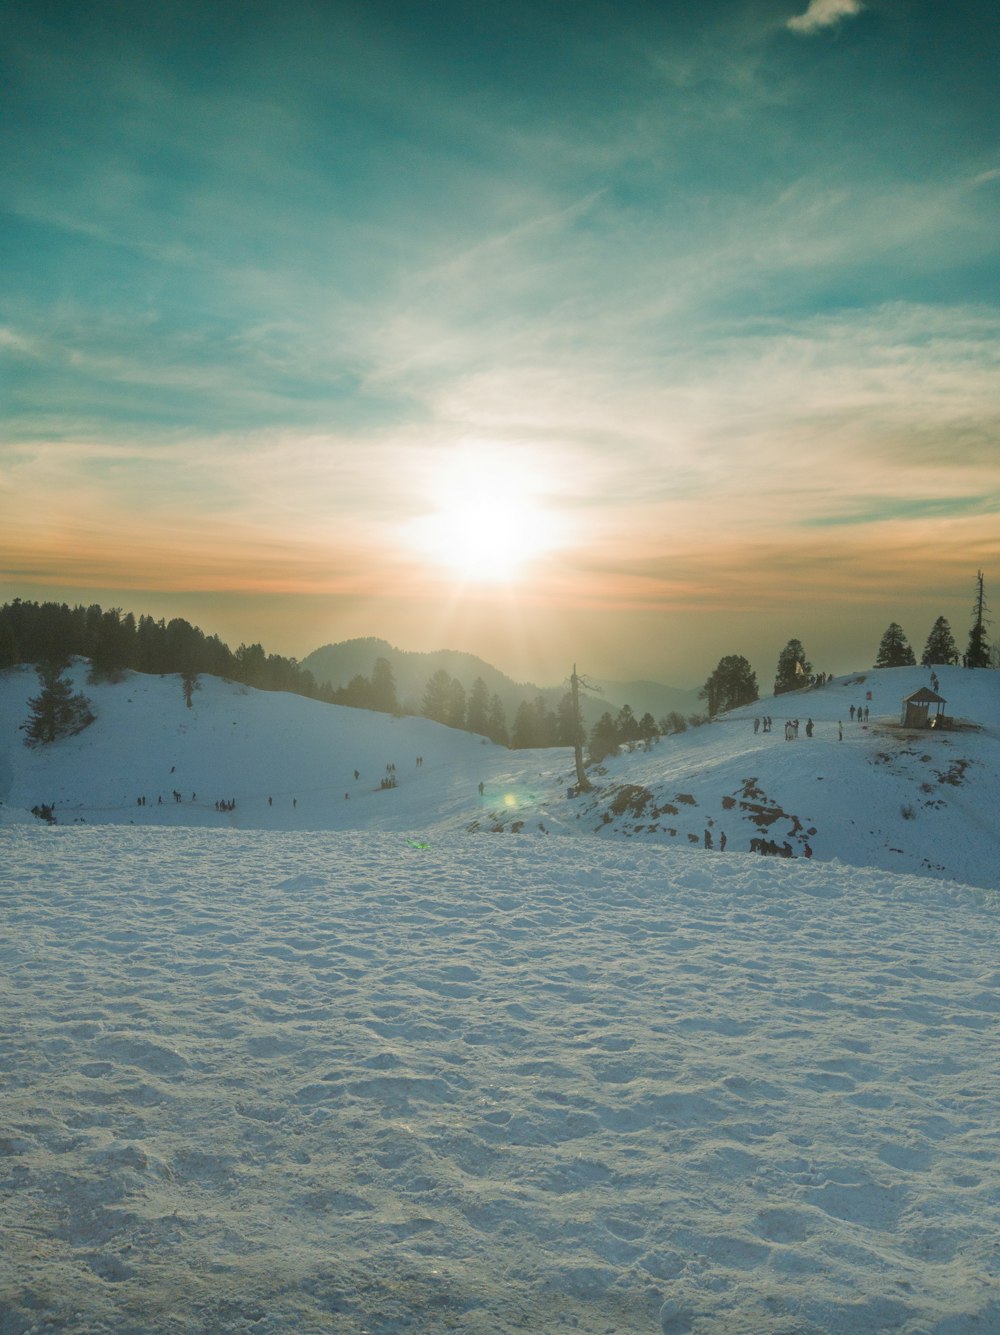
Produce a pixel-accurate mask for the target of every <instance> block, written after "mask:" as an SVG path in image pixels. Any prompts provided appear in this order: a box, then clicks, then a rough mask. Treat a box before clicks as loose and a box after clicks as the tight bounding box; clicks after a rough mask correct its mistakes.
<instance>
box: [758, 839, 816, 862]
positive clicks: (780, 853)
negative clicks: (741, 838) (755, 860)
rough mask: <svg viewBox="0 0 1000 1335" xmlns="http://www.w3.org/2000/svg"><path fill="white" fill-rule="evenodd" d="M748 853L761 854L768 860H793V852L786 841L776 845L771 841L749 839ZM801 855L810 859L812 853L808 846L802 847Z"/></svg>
mask: <svg viewBox="0 0 1000 1335" xmlns="http://www.w3.org/2000/svg"><path fill="white" fill-rule="evenodd" d="M750 852H751V853H761V854H763V855H764V857H769V858H793V857H794V856H795V852H794V850H793V848H792V846H791V844H790V843H789V842H788V840H787V839H786V840H785V842H784V843H783V844H779V843H776V842H775V840H773V839H764V838H758V839H751V840H750ZM802 855H803V857H807V858H811V857H812V855H813V851H812V849H811V848H810V846H809V845H808V844H803V845H802Z"/></svg>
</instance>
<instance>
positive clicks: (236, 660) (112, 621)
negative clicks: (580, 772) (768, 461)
mask: <svg viewBox="0 0 1000 1335" xmlns="http://www.w3.org/2000/svg"><path fill="white" fill-rule="evenodd" d="M76 657H79V658H85V659H88V660H89V662H90V670H89V680H90V681H91V682H92V683H96V682H101V681H110V682H114V681H117V680H120V679H121V677H122V675H123V674H124V673H125V672H126V671H130V670H131V671H135V672H143V673H148V674H151V675H161V676H166V675H174V674H176V675H179V676H180V678H181V684H182V689H183V692H184V699H185V702H186V704H187V705H188V706H189V707H193V705H194V691H195V690H196V689H197V679H198V677H199V676H200V675H202V674H205V675H208V676H216V677H222V678H224V679H225V680H228V681H237V682H240V683H242V684H243V685H246V686H252V687H255V688H256V689H258V690H265V691H289V692H292V693H294V694H297V695H303V696H306V697H308V698H310V699H315V700H322V701H325V702H326V703H328V704H338V705H347V706H349V707H352V708H355V709H370V710H375V711H378V712H381V713H387V714H396V715H401V714H403V713H405V712H408V711H406V710H405V709H404V707H403V705H402V704H401V702H400V700H399V695H398V691H397V687H396V681H395V676H394V673H393V670H392V665H391V663H389V661H388V660H387V659H385V658H377V659H376V660H375V664H374V668H373V670H372V674H371V676H370V677H366V676H364V675H363V674H358V675H356V676H354V677H352V678H351V680H350V681H349V682H348V683H347V685H346V686H336V687H335V686H332V685H330V684H329V683H322V684H320V683H318V682H317V681H316V680H315V678H314V676H313V674H312V673H311V672H310V671H309V670H308V669H307V668H303V667H301V666H300V665H299V663H298V662H297V661H296V660H295V659H294V658H284V657H282V656H281V655H280V654H268V653H265V651H264V649H263V647H262V646H261V645H260V644H251V645H246V644H241V645H240V646H239V648H238V649H236V650H235V651H233V650H231V649H230V648H229V646H228V645H227V644H225V643H224V642H223V641H222V640H221V639H220V638H219V636H218V635H206V634H205V633H204V631H202V630H200V629H199V628H198V627H197V626H192V625H191V624H190V622H188V621H185V620H183V618H180V617H175V618H173V619H172V620H170V621H165V620H164V619H163V618H160V619H159V620H157V619H156V618H155V617H152V616H147V615H140V616H138V617H136V616H135V615H134V614H133V613H132V612H123V611H122V610H121V609H120V608H108V609H105V608H102V607H101V606H99V605H98V604H96V603H95V604H92V605H90V606H89V607H84V606H82V605H78V606H76V607H70V606H69V605H68V604H66V603H55V602H49V603H37V602H29V601H22V600H21V599H20V598H16V599H14V601H13V602H10V603H5V604H4V605H3V606H2V607H0V669H2V668H5V667H12V666H14V665H15V664H17V663H31V664H35V665H37V666H38V669H39V681H40V686H41V690H40V694H39V695H38V696H36V697H34V698H33V699H32V700H31V702H30V704H31V710H32V713H31V716H30V718H29V720H28V723H27V725H26V733H27V740H28V743H29V745H37V744H44V743H47V742H51V741H54V740H55V739H56V737H60V736H67V735H70V734H71V733H73V732H78V731H80V730H81V729H82V728H83V727H86V726H87V723H89V722H91V721H92V720H93V711H92V708H91V704H90V701H89V700H87V698H86V697H85V696H84V695H82V694H81V693H77V694H76V695H73V694H72V689H71V687H70V684H69V681H68V678H66V676H65V675H64V669H65V667H66V665H67V664H68V662H69V660H70V659H72V658H76ZM418 712H419V714H420V715H421V716H422V717H424V718H428V719H432V720H433V721H434V722H436V723H443V724H445V725H446V726H447V727H450V728H459V729H463V730H465V731H467V732H471V733H475V734H477V735H478V736H483V737H488V738H490V740H491V741H493V742H496V743H498V744H499V745H501V746H510V747H514V748H522V747H545V746H572V745H573V744H574V741H575V738H576V732H575V728H576V727H577V724H576V722H575V716H574V710H573V703H572V697H571V696H570V694H569V692H567V694H566V695H565V697H564V698H563V699H562V701H560V703H559V706H558V707H557V708H556V709H552V708H550V707H549V705H548V704H547V703H546V701H545V699H544V697H542V696H541V695H539V696H538V697H537V698H536V699H534V700H524V701H522V702H521V704H520V705H519V706H518V709H517V713H516V715H515V717H514V720H513V722H512V723H511V724H510V726H508V722H507V718H506V713H505V710H504V705H503V702H502V701H501V699H500V697H499V696H498V695H497V694H496V693H495V692H494V693H492V694H491V693H490V691H489V690H488V688H487V686H486V684H485V682H484V681H483V680H482V678H481V677H477V678H476V680H475V681H474V682H473V684H472V686H471V688H470V689H469V690H466V688H465V686H463V684H462V683H461V682H460V681H459V680H458V679H457V678H455V677H452V676H450V675H449V673H447V672H446V671H444V670H443V669H439V670H438V671H436V672H435V673H433V675H432V676H431V677H430V679H429V681H428V682H427V685H426V688H425V690H424V693H423V696H422V699H421V701H420V704H419V710H418ZM610 717H611V716H610V715H606V716H605V718H604V719H602V720H601V723H600V724H599V725H598V728H597V733H598V745H599V746H600V745H603V742H602V741H601V740H600V739H601V738H604V739H606V738H607V737H608V736H609V733H610V730H609V728H608V726H607V721H608V720H609V719H610ZM680 723H681V726H684V721H683V720H680ZM637 726H639V725H636V722H635V719H634V717H633V716H632V711H631V709H630V708H629V707H628V706H627V705H626V706H625V707H624V708H623V710H621V711H620V712H619V715H618V717H617V719H616V720H612V727H613V728H615V729H617V738H618V741H619V742H627V741H631V740H633V739H634V737H635V736H637V735H641V736H643V737H645V736H647V735H651V734H652V733H655V731H656V730H657V729H656V724H654V723H653V721H652V719H651V718H650V717H649V715H646V716H645V717H644V718H643V719H642V720H641V726H640V731H639V733H638V734H637V733H636V727H637ZM676 730H679V729H676ZM616 744H617V743H616Z"/></svg>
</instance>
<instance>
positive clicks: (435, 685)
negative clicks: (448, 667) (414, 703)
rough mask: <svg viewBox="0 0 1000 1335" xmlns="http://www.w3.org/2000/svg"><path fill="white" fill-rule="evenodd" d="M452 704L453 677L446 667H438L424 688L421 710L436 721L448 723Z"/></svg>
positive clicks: (425, 716) (424, 714)
mask: <svg viewBox="0 0 1000 1335" xmlns="http://www.w3.org/2000/svg"><path fill="white" fill-rule="evenodd" d="M450 704H451V677H450V676H449V675H448V673H447V672H445V670H444V668H438V669H437V671H436V672H435V673H434V674H433V675H432V676H431V678H430V680H429V681H428V683H427V685H426V687H425V688H424V698H423V701H422V702H421V705H420V712H421V714H423V716H424V718H429V719H433V720H434V722H435V723H447V722H448V711H449V708H450Z"/></svg>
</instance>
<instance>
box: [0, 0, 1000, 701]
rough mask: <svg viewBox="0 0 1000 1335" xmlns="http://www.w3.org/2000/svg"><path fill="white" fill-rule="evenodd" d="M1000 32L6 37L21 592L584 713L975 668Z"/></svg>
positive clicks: (0, 479) (155, 28)
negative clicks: (420, 668) (395, 663)
mask: <svg viewBox="0 0 1000 1335" xmlns="http://www.w3.org/2000/svg"><path fill="white" fill-rule="evenodd" d="M998 28H1000V25H998V24H997V22H996V14H995V9H994V8H993V6H989V5H986V4H985V3H980V4H971V3H958V4H952V5H948V6H943V5H940V4H923V3H906V0H898V2H897V3H878V2H877V0H873V3H869V4H865V5H863V6H862V5H860V4H857V3H854V0H813V3H812V4H810V5H809V6H808V7H807V6H806V3H805V0H793V2H792V3H788V4H785V3H770V2H768V3H743V4H738V3H727V2H726V0H708V3H705V4H703V5H700V6H690V5H681V4H676V5H672V4H662V3H660V4H652V3H650V4H638V3H633V4H627V3H626V4H618V5H614V6H612V5H610V4H603V3H602V4H596V3H586V2H584V3H578V4H575V5H573V6H568V5H565V4H559V3H548V4H543V3H522V4H504V5H502V6H501V5H499V4H496V5H493V4H480V5H471V4H465V3H461V4H460V3H450V4H449V3H443V4H440V3H439V4H434V5H417V4H411V5H406V4H385V3H383V4H379V3H374V4H372V3H368V4H361V3H359V4H355V5H346V4H325V5H324V4H319V3H316V4H300V3H291V4H283V5H281V6H278V5H276V4H264V3H257V4H254V3H250V4H240V5H229V4H209V5H205V4H201V5H198V4H193V3H192V4H189V5H187V4H175V3H165V4H161V5H159V6H157V7H149V8H147V7H145V6H139V5H135V4H102V3H96V4H88V5H82V6H70V5H55V4H52V5H47V4H43V3H31V4H27V5H23V6H20V7H14V6H10V7H9V8H8V12H7V14H6V16H5V23H4V27H3V35H2V36H0V50H2V68H0V99H2V103H0V111H2V116H3V123H4V126H5V133H4V136H3V141H2V155H3V156H2V160H0V181H2V184H0V202H2V214H0V228H2V232H0V243H2V247H3V254H4V263H3V265H2V266H0V377H2V378H0V521H2V522H0V579H2V580H3V592H4V594H5V596H15V595H20V596H23V597H38V598H46V597H57V598H60V599H66V600H67V601H71V602H75V601H82V602H90V601H102V602H104V603H105V604H114V605H119V606H123V607H132V608H134V609H135V610H137V611H138V610H151V611H154V612H156V613H157V614H163V615H166V616H171V615H182V616H187V617H188V618H189V619H191V620H195V621H197V622H198V623H199V624H201V625H202V626H203V627H204V628H205V629H206V630H208V631H218V632H219V633H221V634H222V635H223V636H224V637H226V638H228V639H230V640H232V641H233V642H234V643H238V642H239V641H240V640H241V639H242V640H247V641H249V640H253V639H262V640H264V642H265V644H266V646H267V647H268V648H269V649H271V650H274V651H278V652H286V653H293V654H297V655H302V654H304V653H306V652H308V651H309V650H310V649H311V648H314V647H316V646H317V645H318V644H320V643H324V642H327V641H329V640H337V639H343V638H349V637H350V636H353V635H367V634H376V635H383V636H385V637H386V638H388V639H390V640H392V641H394V642H395V643H398V644H399V645H400V646H401V647H404V648H418V649H420V648H436V647H440V646H443V645H448V646H449V647H455V648H462V649H469V650H472V651H474V652H477V653H481V654H482V655H483V656H484V657H486V658H489V659H491V660H493V661H495V662H497V664H498V666H501V667H504V668H506V669H507V670H509V671H512V672H514V673H515V674H516V675H524V676H533V677H535V678H546V679H547V678H548V676H550V675H551V674H552V673H554V672H558V671H559V670H560V664H562V663H563V660H564V659H566V658H567V656H570V657H571V658H572V657H575V658H577V659H579V660H581V661H582V662H586V663H588V664H592V665H593V666H592V670H593V671H595V672H597V673H599V674H604V675H619V676H626V675H642V676H651V677H658V678H661V679H675V680H676V679H685V680H687V679H689V680H703V679H704V677H705V676H707V675H708V672H710V671H711V669H712V667H713V666H714V664H715V662H716V661H717V660H718V658H719V657H720V656H721V655H723V654H726V653H744V654H746V655H747V656H748V657H750V658H751V661H752V662H753V663H754V665H755V667H757V669H758V673H759V675H760V676H761V678H762V680H766V679H768V678H769V677H770V675H771V674H772V672H773V666H774V663H775V661H776V658H777V654H778V652H779V651H780V649H781V647H782V646H783V645H784V643H785V642H786V640H787V639H788V638H790V637H791V636H796V637H798V638H801V639H802V640H803V642H804V643H805V645H806V648H807V651H809V653H810V657H811V658H812V659H813V660H814V661H815V662H816V665H817V666H818V667H819V666H825V667H826V668H827V669H828V670H841V669H843V670H846V669H848V668H853V667H860V666H865V665H867V664H869V663H870V662H871V661H872V659H873V658H874V653H875V650H876V647H877V643H878V639H879V636H880V635H881V632H882V630H883V629H884V628H885V626H886V625H887V624H888V622H889V621H890V620H896V621H899V622H900V623H901V624H902V625H903V626H904V629H905V630H907V632H908V634H909V635H910V638H911V639H912V641H913V642H914V644H915V647H916V649H917V652H918V654H919V651H920V648H921V647H922V644H923V640H924V639H925V638H926V635H927V633H928V631H929V630H930V626H931V624H932V622H933V620H934V618H935V617H936V616H937V615H941V614H943V615H946V616H948V617H949V618H950V619H952V621H953V625H954V626H955V629H956V631H957V632H964V630H965V628H966V627H967V624H968V612H969V607H970V605H971V598H972V592H973V582H974V577H975V572H976V570H977V569H979V568H982V569H984V570H985V572H986V574H987V591H988V592H989V590H990V588H991V579H993V578H994V577H995V576H1000V560H998V549H1000V538H998V523H997V516H998V510H1000V432H998V409H997V404H998V402H1000V395H998V392H997V391H998V388H1000V374H998V369H1000V368H998V346H1000V345H998V334H1000V311H998V284H997V280H998V273H1000V266H998V243H997V237H998V235H1000V229H998V221H1000V219H998V200H1000V134H998V130H1000V114H998V113H1000V96H998V93H997V81H996V70H997V68H998V59H997V57H998V54H1000V52H998V49H997V48H998V45H1000V43H998V36H997V33H998ZM456 479H464V481H463V482H462V483H461V485H457V484H456ZM463 487H464V491H463ZM498 498H502V500H503V506H502V508H501V509H500V511H499V512H498V511H497V510H496V508H495V507H496V505H497V502H498ZM491 506H492V507H494V508H493V509H491V508H490V507H491ZM462 508H464V509H465V510H466V512H467V514H471V515H472V517H473V523H472V529H473V530H476V531H478V533H479V535H480V537H481V538H483V541H482V542H480V541H477V540H476V537H475V536H474V534H473V533H471V532H470V528H469V526H466V527H464V528H463V527H460V526H457V525H456V522H455V512H456V511H457V510H460V509H462ZM431 533H432V534H433V535H435V541H434V542H428V534H431ZM525 534H528V535H529V536H528V537H525V536H524V535H525ZM487 535H488V539H489V543H487V542H486V540H485V539H486V536H487ZM517 535H520V536H521V546H522V548H523V550H522V553H521V555H522V556H526V557H527V558H529V559H526V560H523V561H521V562H518V561H517V560H516V559H515V554H514V552H513V547H514V546H515V545H516V543H517V540H518V537H517ZM489 544H492V554H493V559H490V550H491V549H490V546H489ZM995 601H996V602H997V606H1000V597H998V598H996V599H995Z"/></svg>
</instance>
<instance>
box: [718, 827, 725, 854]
mask: <svg viewBox="0 0 1000 1335" xmlns="http://www.w3.org/2000/svg"><path fill="white" fill-rule="evenodd" d="M725 851H726V832H725V830H723V831H722V833H721V834H720V835H719V852H720V853H724V852H725Z"/></svg>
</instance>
